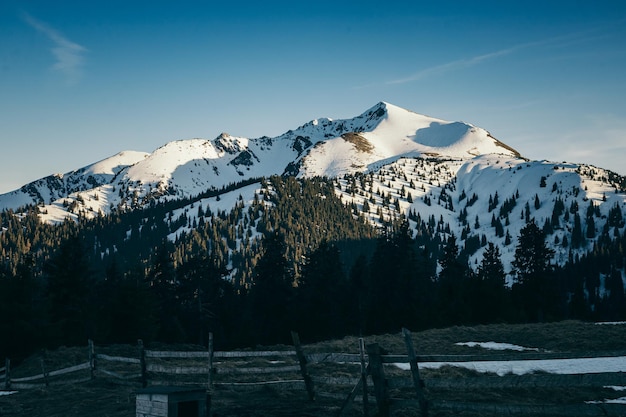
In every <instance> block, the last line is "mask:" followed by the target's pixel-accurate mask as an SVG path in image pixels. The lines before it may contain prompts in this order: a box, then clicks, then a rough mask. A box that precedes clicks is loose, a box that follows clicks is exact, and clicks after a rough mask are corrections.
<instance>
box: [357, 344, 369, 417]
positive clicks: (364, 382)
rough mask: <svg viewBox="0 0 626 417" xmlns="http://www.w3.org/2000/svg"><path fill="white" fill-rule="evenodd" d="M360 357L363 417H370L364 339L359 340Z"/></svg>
mask: <svg viewBox="0 0 626 417" xmlns="http://www.w3.org/2000/svg"><path fill="white" fill-rule="evenodd" d="M359 356H360V359H361V385H362V386H363V415H364V416H365V417H368V414H369V411H368V407H369V405H368V402H369V400H368V398H367V365H366V364H365V342H364V340H363V338H362V337H360V338H359Z"/></svg>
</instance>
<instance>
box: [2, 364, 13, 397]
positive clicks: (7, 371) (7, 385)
mask: <svg viewBox="0 0 626 417" xmlns="http://www.w3.org/2000/svg"><path fill="white" fill-rule="evenodd" d="M2 379H4V389H5V390H7V391H8V390H10V389H11V359H9V358H6V359H5V362H4V375H3V377H2Z"/></svg>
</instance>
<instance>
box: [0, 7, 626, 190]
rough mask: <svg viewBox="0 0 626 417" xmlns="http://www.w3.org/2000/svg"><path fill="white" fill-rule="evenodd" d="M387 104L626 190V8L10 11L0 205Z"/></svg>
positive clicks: (3, 43) (1, 87)
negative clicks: (201, 143) (110, 168)
mask: <svg viewBox="0 0 626 417" xmlns="http://www.w3.org/2000/svg"><path fill="white" fill-rule="evenodd" d="M378 101H388V102H390V103H393V104H396V105H398V106H401V107H404V108H407V109H410V110H413V111H416V112H418V113H423V114H427V115H430V116H434V117H438V118H442V119H446V120H455V121H456V120H462V121H465V122H469V123H472V124H474V125H477V126H480V127H483V128H485V129H487V130H489V131H490V132H491V133H492V134H493V135H494V136H495V137H497V138H498V139H500V140H501V141H503V142H505V143H507V144H508V145H510V146H512V147H514V148H516V149H517V150H518V151H520V152H521V153H522V155H524V156H526V157H529V158H532V159H548V160H556V161H562V160H566V161H570V162H585V163H591V164H594V165H597V166H601V167H604V168H608V169H612V170H614V171H617V172H619V173H620V174H622V175H625V174H626V163H625V162H624V160H626V159H625V157H626V3H624V2H622V1H601V0H598V1H593V2H592V1H584V2H583V1H569V2H562V1H534V0H528V1H524V2H514V1H503V0H500V1H482V2H481V1H437V2H433V1H429V2H423V1H419V0H414V1H410V2H405V1H386V2H385V1H380V0H378V1H370V0H361V1H359V2H340V1H333V2H330V1H317V2H296V1H284V2H275V1H264V2H251V3H248V2H245V1H244V2H241V1H239V2H220V3H213V2H209V1H198V2H191V1H184V0H180V1H176V2H172V1H158V0H154V1H118V0H108V1H98V0H94V1H89V2H86V1H63V0H58V1H48V0H23V1H17V0H2V1H1V2H0V192H7V191H10V190H12V189H15V188H18V187H19V186H21V185H23V184H25V183H27V182H29V181H32V180H35V179H37V178H41V177H44V176H46V175H49V174H53V173H63V172H68V171H70V170H73V169H76V168H80V167H82V166H84V165H87V164H89V163H92V162H96V161H97V160H100V159H103V158H106V157H108V156H111V155H113V154H115V153H117V152H119V151H122V150H139V151H146V152H151V151H153V150H154V149H156V148H157V147H159V146H161V145H163V144H165V143H167V142H169V141H171V140H176V139H188V138H194V137H202V138H207V139H212V138H215V137H216V136H217V135H219V133H221V132H228V133H231V134H233V135H236V136H248V137H259V136H263V135H268V136H274V135H278V134H281V133H284V132H285V131H287V130H289V129H292V128H295V127H298V126H299V125H301V124H303V123H306V122H307V121H309V120H311V119H314V118H318V117H330V118H335V119H337V118H348V117H353V116H356V115H358V114H360V113H361V112H363V111H365V110H366V109H368V108H369V107H371V106H373V105H374V104H376V103H377V102H378Z"/></svg>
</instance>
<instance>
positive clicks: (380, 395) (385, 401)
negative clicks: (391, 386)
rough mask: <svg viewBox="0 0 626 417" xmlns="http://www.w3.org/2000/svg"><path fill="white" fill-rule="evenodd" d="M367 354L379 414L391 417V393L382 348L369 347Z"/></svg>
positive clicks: (375, 345)
mask: <svg viewBox="0 0 626 417" xmlns="http://www.w3.org/2000/svg"><path fill="white" fill-rule="evenodd" d="M367 353H368V356H369V364H370V366H369V367H370V374H371V376H372V381H373V382H374V394H375V395H376V405H377V406H378V414H379V415H380V416H381V417H389V412H390V410H389V406H390V400H389V391H388V390H387V380H386V378H385V368H384V366H383V361H382V358H381V348H380V346H379V345H378V343H373V344H371V345H367Z"/></svg>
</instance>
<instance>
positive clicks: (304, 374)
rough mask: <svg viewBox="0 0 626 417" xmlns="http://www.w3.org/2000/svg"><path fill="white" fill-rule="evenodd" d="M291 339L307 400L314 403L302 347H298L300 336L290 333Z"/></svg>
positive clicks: (313, 391) (312, 388)
mask: <svg viewBox="0 0 626 417" xmlns="http://www.w3.org/2000/svg"><path fill="white" fill-rule="evenodd" d="M291 339H292V340H293V344H294V346H295V348H296V356H297V357H298V362H299V363H300V372H301V373H302V378H303V379H304V385H305V386H306V391H307V393H308V394H309V400H311V401H315V388H314V386H313V380H311V376H310V375H309V372H308V371H307V369H306V357H305V356H304V352H303V351H302V346H301V345H300V336H299V335H298V333H296V332H291Z"/></svg>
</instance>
